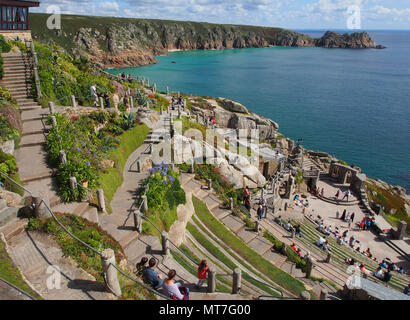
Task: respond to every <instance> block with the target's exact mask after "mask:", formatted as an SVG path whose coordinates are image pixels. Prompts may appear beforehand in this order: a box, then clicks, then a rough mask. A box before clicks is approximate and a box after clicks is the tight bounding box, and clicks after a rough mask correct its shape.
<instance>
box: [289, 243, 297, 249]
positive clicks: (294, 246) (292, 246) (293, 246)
mask: <svg viewBox="0 0 410 320" xmlns="http://www.w3.org/2000/svg"><path fill="white" fill-rule="evenodd" d="M290 247H291V248H292V249H293V250H294V251H297V249H296V244H295V243H292V245H291V246H290Z"/></svg>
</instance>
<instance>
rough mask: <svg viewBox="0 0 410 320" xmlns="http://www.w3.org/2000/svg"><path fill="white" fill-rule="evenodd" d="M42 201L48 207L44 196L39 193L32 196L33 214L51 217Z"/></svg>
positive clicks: (45, 217)
mask: <svg viewBox="0 0 410 320" xmlns="http://www.w3.org/2000/svg"><path fill="white" fill-rule="evenodd" d="M44 203H46V204H47V205H48V206H49V207H50V204H49V202H48V201H47V199H46V198H45V197H42V196H40V195H36V196H33V204H34V215H35V216H36V217H37V218H42V219H48V218H50V217H51V213H50V211H48V209H47V207H46V206H45V204H44Z"/></svg>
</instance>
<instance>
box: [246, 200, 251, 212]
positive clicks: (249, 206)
mask: <svg viewBox="0 0 410 320" xmlns="http://www.w3.org/2000/svg"><path fill="white" fill-rule="evenodd" d="M245 208H246V210H248V211H249V212H251V199H250V198H249V197H247V198H246V199H245Z"/></svg>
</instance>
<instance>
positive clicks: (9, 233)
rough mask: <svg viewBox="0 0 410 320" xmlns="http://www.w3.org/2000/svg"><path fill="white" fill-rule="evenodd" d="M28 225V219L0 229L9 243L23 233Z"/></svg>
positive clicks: (16, 221)
mask: <svg viewBox="0 0 410 320" xmlns="http://www.w3.org/2000/svg"><path fill="white" fill-rule="evenodd" d="M27 223H28V219H17V220H15V221H13V222H12V223H9V224H8V225H6V226H4V227H2V228H0V232H1V233H3V234H4V237H5V239H6V240H7V241H9V240H10V239H11V238H13V237H15V236H17V235H18V234H20V233H22V232H23V231H24V229H25V227H26V225H27Z"/></svg>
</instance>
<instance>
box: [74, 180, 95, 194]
mask: <svg viewBox="0 0 410 320" xmlns="http://www.w3.org/2000/svg"><path fill="white" fill-rule="evenodd" d="M75 184H76V185H77V186H79V187H81V188H83V189H85V190H87V191H90V192H93V193H95V194H97V191H94V190H91V189H89V188H87V187H84V186H83V185H81V184H79V183H78V182H76V183H75Z"/></svg>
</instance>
